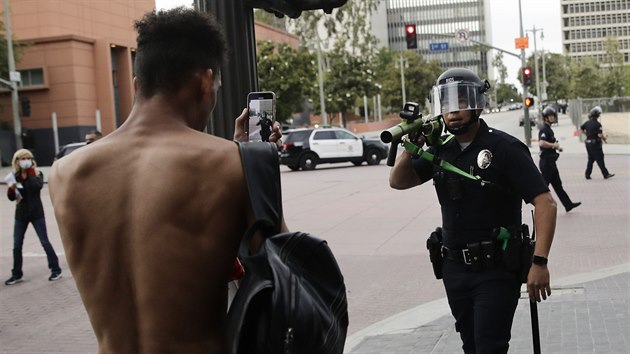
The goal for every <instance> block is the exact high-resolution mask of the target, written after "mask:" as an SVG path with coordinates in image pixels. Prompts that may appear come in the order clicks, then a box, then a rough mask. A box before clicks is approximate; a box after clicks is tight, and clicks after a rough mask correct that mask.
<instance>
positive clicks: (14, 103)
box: [4, 0, 23, 150]
mask: <svg viewBox="0 0 630 354" xmlns="http://www.w3.org/2000/svg"><path fill="white" fill-rule="evenodd" d="M4 25H5V26H4V27H5V32H6V33H5V34H6V36H7V59H8V60H7V61H8V62H9V75H11V74H12V73H14V72H15V57H14V56H13V34H12V33H11V9H10V8H9V0H4ZM9 80H11V108H12V113H13V132H14V133H15V146H16V148H17V149H18V150H19V149H21V148H22V147H23V145H22V123H21V122H20V113H19V111H18V90H17V84H16V82H15V81H13V78H11V77H10V78H9Z"/></svg>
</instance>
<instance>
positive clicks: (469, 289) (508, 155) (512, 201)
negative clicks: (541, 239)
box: [412, 119, 549, 353]
mask: <svg viewBox="0 0 630 354" xmlns="http://www.w3.org/2000/svg"><path fill="white" fill-rule="evenodd" d="M428 151H429V152H431V153H434V154H435V155H436V156H437V157H439V158H440V159H443V160H445V161H448V162H449V163H451V164H453V165H454V166H456V167H458V168H459V169H461V170H463V171H465V172H468V173H470V174H472V175H479V176H480V177H481V178H482V179H483V180H484V181H489V182H492V184H493V185H485V186H481V184H480V183H479V182H478V181H473V180H471V179H468V178H465V177H463V176H460V175H459V174H456V173H454V172H451V171H448V170H446V169H444V168H442V167H440V166H438V165H434V164H432V163H431V162H429V161H427V160H425V159H414V160H413V162H412V165H413V168H414V171H415V173H416V174H417V175H418V177H419V178H420V179H422V180H423V181H427V180H429V179H433V182H434V185H435V189H436V191H437V195H438V199H439V202H440V205H441V209H442V239H443V244H444V247H445V249H448V250H452V251H453V252H459V251H461V252H462V253H463V254H464V258H465V250H466V249H467V247H468V246H469V245H472V244H476V243H480V242H481V241H490V242H496V241H494V238H495V236H493V230H494V229H495V228H497V227H501V226H503V227H506V228H513V227H520V225H521V223H522V220H521V213H522V211H521V206H522V200H524V201H525V202H527V203H531V202H532V201H533V199H534V198H535V197H536V196H538V195H539V194H541V193H545V192H548V191H549V189H548V187H547V184H546V183H545V181H544V180H543V178H542V176H541V175H540V173H539V171H538V169H537V168H536V165H535V164H534V161H533V160H532V158H531V155H530V152H529V149H528V148H527V146H525V145H524V144H523V143H522V142H520V141H519V140H517V139H516V138H514V137H513V136H511V135H508V134H506V133H504V132H502V131H499V130H496V129H493V128H489V127H488V125H487V124H486V123H485V122H484V121H483V120H482V119H480V127H479V130H478V132H477V134H476V136H475V138H474V140H473V141H472V142H471V143H470V145H469V146H467V147H466V148H465V149H464V150H463V151H462V150H461V148H460V145H459V143H458V142H457V140H456V139H451V140H450V141H448V142H447V143H446V144H445V145H442V146H440V147H438V148H437V149H436V148H433V147H430V148H429V149H428ZM467 261H469V260H466V259H461V260H459V261H458V260H455V259H451V258H449V257H445V260H444V264H443V269H442V274H443V280H444V286H445V289H446V294H447V296H448V301H449V305H450V307H451V312H452V314H453V316H454V317H455V320H456V323H455V327H456V330H457V331H458V332H459V333H460V335H461V338H462V341H463V349H464V351H465V352H466V353H474V352H479V353H496V352H507V349H508V342H509V340H510V331H511V326H512V319H513V317H514V311H515V310H516V306H517V303H518V299H519V296H520V287H521V281H520V278H519V277H518V276H517V275H516V274H515V273H512V272H509V271H507V270H506V269H505V268H504V267H503V266H502V265H501V264H500V262H496V263H495V265H496V266H495V267H489V268H485V269H483V270H476V269H473V267H472V265H469V264H467V263H469V262H467Z"/></svg>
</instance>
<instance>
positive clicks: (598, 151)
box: [580, 106, 615, 179]
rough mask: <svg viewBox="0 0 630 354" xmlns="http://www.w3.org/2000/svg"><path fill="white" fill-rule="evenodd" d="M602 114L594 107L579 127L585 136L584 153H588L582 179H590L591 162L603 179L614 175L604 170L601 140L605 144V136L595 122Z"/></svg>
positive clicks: (598, 107) (598, 108) (599, 108)
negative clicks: (595, 163) (600, 172)
mask: <svg viewBox="0 0 630 354" xmlns="http://www.w3.org/2000/svg"><path fill="white" fill-rule="evenodd" d="M601 114H602V108H601V107H600V106H595V107H593V109H591V111H590V112H589V114H588V118H589V119H588V121H586V122H584V124H582V125H581V126H580V129H581V130H582V132H583V133H584V134H585V135H586V140H584V144H586V152H587V153H588V162H587V163H586V172H585V173H584V177H586V179H591V172H593V162H597V166H599V169H600V170H601V171H602V175H603V176H604V178H605V179H608V178H610V177H613V176H614V175H615V174H614V173H610V172H608V169H606V163H604V150H603V149H602V140H603V141H604V142H606V136H605V135H604V132H603V130H602V125H601V124H600V123H599V122H598V121H597V119H598V118H599V116H600V115H601Z"/></svg>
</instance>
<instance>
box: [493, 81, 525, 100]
mask: <svg viewBox="0 0 630 354" xmlns="http://www.w3.org/2000/svg"><path fill="white" fill-rule="evenodd" d="M496 94H497V102H498V103H506V102H513V101H514V102H519V101H521V100H522V96H521V95H520V94H519V93H518V89H517V88H516V87H515V86H514V85H512V84H505V83H503V84H502V83H499V84H498V85H497V87H496Z"/></svg>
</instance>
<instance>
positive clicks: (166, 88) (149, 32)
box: [134, 7, 227, 98]
mask: <svg viewBox="0 0 630 354" xmlns="http://www.w3.org/2000/svg"><path fill="white" fill-rule="evenodd" d="M134 28H135V29H136V31H137V32H138V39H137V42H138V48H137V52H136V58H135V64H134V71H135V75H136V79H137V80H138V84H139V85H140V93H141V95H142V96H144V97H146V98H150V97H151V96H153V95H154V94H156V93H158V92H162V93H166V94H172V93H176V92H178V91H179V90H180V89H181V88H182V86H183V85H184V83H185V82H186V81H187V80H189V79H190V77H191V76H192V75H193V74H194V73H196V72H198V71H203V70H207V69H212V71H213V72H215V73H217V72H218V71H219V70H220V69H221V67H222V66H223V63H224V61H225V56H226V51H227V44H226V40H225V35H224V33H223V28H222V27H221V25H220V24H219V23H218V22H217V21H216V19H214V18H213V17H211V16H210V15H209V14H207V13H202V12H199V11H196V10H193V9H187V8H184V7H177V8H174V9H170V10H161V11H159V12H156V11H155V10H154V11H152V12H149V13H147V14H145V15H144V17H143V18H142V19H141V20H138V21H136V22H135V23H134Z"/></svg>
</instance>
